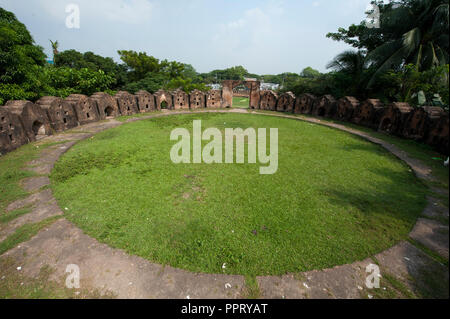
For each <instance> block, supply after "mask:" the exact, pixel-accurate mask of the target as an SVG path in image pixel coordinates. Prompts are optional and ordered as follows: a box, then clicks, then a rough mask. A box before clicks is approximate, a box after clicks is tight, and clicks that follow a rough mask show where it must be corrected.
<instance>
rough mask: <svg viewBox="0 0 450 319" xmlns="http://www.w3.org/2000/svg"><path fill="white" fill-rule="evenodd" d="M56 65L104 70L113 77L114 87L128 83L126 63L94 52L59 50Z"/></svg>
mask: <svg viewBox="0 0 450 319" xmlns="http://www.w3.org/2000/svg"><path fill="white" fill-rule="evenodd" d="M54 62H55V66H57V67H68V68H75V69H78V70H80V69H83V68H87V69H89V70H91V71H99V70H102V71H103V72H105V74H107V75H109V76H111V77H113V78H114V79H115V81H114V84H113V85H114V87H121V86H122V85H124V84H125V83H126V80H127V79H126V77H127V68H126V66H125V65H121V64H117V63H116V62H114V60H113V59H112V58H105V57H102V56H100V55H97V54H95V53H93V52H90V51H89V52H85V53H80V52H78V51H76V50H66V51H63V52H59V53H58V55H57V56H56V57H55V61H54Z"/></svg>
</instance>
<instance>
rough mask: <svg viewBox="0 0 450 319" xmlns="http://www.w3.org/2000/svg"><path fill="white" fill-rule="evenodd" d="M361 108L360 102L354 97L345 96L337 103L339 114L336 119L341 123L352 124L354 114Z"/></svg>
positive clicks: (337, 113)
mask: <svg viewBox="0 0 450 319" xmlns="http://www.w3.org/2000/svg"><path fill="white" fill-rule="evenodd" d="M358 107H359V101H358V100H357V99H356V98H354V97H353V96H345V97H343V98H341V99H339V101H338V102H337V112H336V115H335V118H336V119H338V120H341V121H348V122H350V121H351V119H352V118H353V113H354V111H355V109H356V108H358Z"/></svg>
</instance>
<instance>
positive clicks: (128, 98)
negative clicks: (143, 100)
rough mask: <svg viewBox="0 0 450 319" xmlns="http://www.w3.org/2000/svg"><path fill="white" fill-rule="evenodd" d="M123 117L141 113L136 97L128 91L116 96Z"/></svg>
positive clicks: (118, 93)
mask: <svg viewBox="0 0 450 319" xmlns="http://www.w3.org/2000/svg"><path fill="white" fill-rule="evenodd" d="M114 98H115V99H116V101H117V105H118V106H119V110H120V113H121V114H122V115H133V114H137V113H139V109H138V106H137V101H136V97H135V96H134V95H132V94H130V93H128V92H126V91H119V92H117V93H116V95H114Z"/></svg>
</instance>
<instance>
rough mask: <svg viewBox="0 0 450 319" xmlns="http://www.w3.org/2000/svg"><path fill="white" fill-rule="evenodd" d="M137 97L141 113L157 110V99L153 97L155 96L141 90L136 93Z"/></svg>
mask: <svg viewBox="0 0 450 319" xmlns="http://www.w3.org/2000/svg"><path fill="white" fill-rule="evenodd" d="M135 97H136V100H137V104H138V108H139V112H141V113H147V112H150V111H155V110H156V107H155V97H154V96H153V94H151V93H149V92H147V91H145V90H140V91H138V92H136V94H135Z"/></svg>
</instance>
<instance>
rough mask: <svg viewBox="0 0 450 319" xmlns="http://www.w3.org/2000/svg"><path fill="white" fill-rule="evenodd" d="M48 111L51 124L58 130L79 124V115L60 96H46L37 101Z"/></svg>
mask: <svg viewBox="0 0 450 319" xmlns="http://www.w3.org/2000/svg"><path fill="white" fill-rule="evenodd" d="M36 104H37V105H39V106H40V107H41V108H42V109H43V110H45V112H46V113H47V117H48V119H49V120H50V126H51V127H52V128H53V130H55V131H56V132H62V131H65V130H68V129H70V128H73V127H75V126H78V119H77V115H76V114H75V110H74V109H73V107H72V105H71V104H70V103H68V102H67V101H64V100H63V99H62V98H60V97H54V96H44V97H42V98H40V99H39V100H37V101H36Z"/></svg>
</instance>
